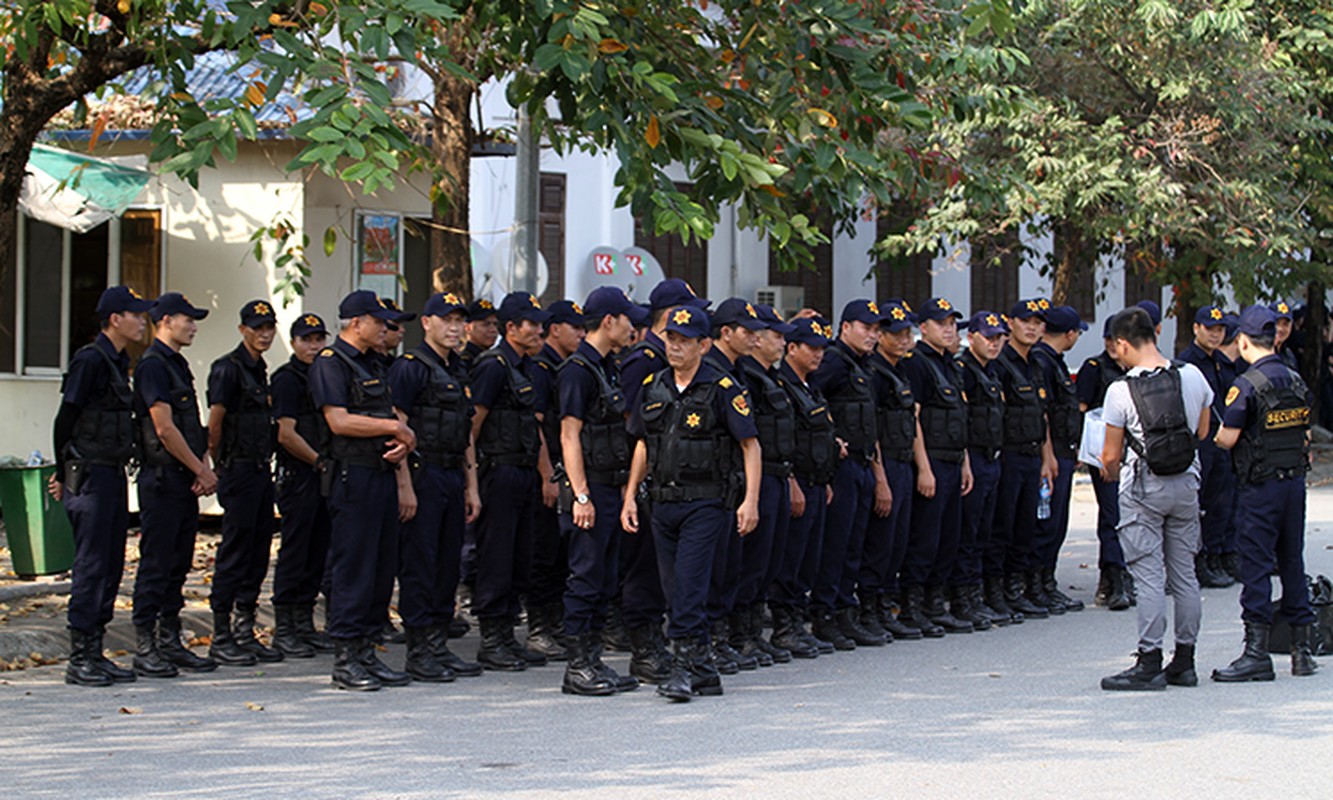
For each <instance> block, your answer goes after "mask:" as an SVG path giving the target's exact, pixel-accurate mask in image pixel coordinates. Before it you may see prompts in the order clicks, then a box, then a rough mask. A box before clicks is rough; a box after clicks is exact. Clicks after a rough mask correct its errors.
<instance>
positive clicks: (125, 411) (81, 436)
mask: <svg viewBox="0 0 1333 800" xmlns="http://www.w3.org/2000/svg"><path fill="white" fill-rule="evenodd" d="M89 349H92V350H96V351H97V353H98V355H100V356H101V357H102V360H103V361H104V362H106V368H107V372H108V373H109V378H110V379H109V380H108V381H107V383H106V384H105V385H103V386H101V387H99V388H100V390H101V391H96V390H94V394H93V395H92V396H91V397H90V398H89V399H88V402H87V403H86V404H85V405H84V406H83V408H82V409H80V410H79V417H78V420H77V421H76V422H75V423H74V435H73V436H71V437H70V441H69V446H70V447H72V448H73V450H74V452H73V453H72V454H70V455H71V456H72V457H73V456H76V457H78V458H81V459H83V460H84V461H88V462H90V463H93V464H105V465H109V466H114V467H123V466H125V463H126V462H128V461H129V460H130V459H131V458H132V457H133V456H134V391H133V390H132V389H131V388H130V382H129V380H127V379H126V377H125V375H124V373H122V372H121V371H120V364H118V363H117V362H116V360H115V359H113V358H112V357H111V355H110V354H109V353H107V351H106V350H103V349H102V348H101V347H99V346H98V345H96V344H87V345H84V346H83V347H80V348H79V353H82V352H83V351H84V350H89ZM75 356H76V357H77V356H78V353H75ZM66 377H68V376H66ZM60 390H61V392H62V393H63V392H64V390H65V386H64V381H62V382H61V386H60Z"/></svg>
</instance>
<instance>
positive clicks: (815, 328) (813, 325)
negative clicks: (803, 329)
mask: <svg viewBox="0 0 1333 800" xmlns="http://www.w3.org/2000/svg"><path fill="white" fill-rule="evenodd" d="M810 332H811V333H813V334H815V335H817V336H818V335H821V334H823V333H824V326H822V325H820V324H819V320H817V319H812V320H810Z"/></svg>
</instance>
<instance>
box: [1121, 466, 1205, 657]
mask: <svg viewBox="0 0 1333 800" xmlns="http://www.w3.org/2000/svg"><path fill="white" fill-rule="evenodd" d="M1133 472H1134V474H1133V475H1132V476H1130V475H1129V474H1128V473H1126V474H1125V475H1122V478H1121V482H1120V525H1119V527H1118V528H1116V535H1117V536H1118V537H1119V538H1120V546H1121V548H1123V549H1124V551H1125V563H1126V565H1127V566H1128V567H1129V572H1130V575H1132V576H1133V577H1134V585H1135V588H1136V589H1137V591H1138V622H1139V650H1140V651H1149V650H1160V649H1162V638H1163V637H1164V636H1165V634H1166V595H1168V594H1169V595H1171V599H1172V601H1173V603H1174V605H1175V623H1176V624H1175V634H1176V636H1175V641H1176V644H1178V645H1180V644H1194V642H1195V640H1196V639H1197V638H1198V636H1199V621H1200V619H1201V618H1202V616H1203V604H1202V602H1201V601H1200V597H1199V580H1198V578H1197V577H1196V576H1195V574H1194V556H1195V554H1197V553H1198V552H1199V548H1200V541H1201V539H1200V528H1199V476H1198V475H1197V474H1193V473H1191V472H1186V473H1183V474H1181V475H1171V476H1167V477H1162V476H1158V475H1153V474H1151V473H1150V472H1148V469H1147V467H1146V466H1143V465H1136V467H1135V468H1134V469H1133ZM1125 478H1129V480H1125Z"/></svg>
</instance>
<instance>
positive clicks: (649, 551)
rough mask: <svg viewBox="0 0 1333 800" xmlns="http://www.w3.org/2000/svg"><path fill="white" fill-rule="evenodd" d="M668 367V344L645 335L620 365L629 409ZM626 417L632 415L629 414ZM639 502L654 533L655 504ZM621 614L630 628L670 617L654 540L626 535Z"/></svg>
mask: <svg viewBox="0 0 1333 800" xmlns="http://www.w3.org/2000/svg"><path fill="white" fill-rule="evenodd" d="M666 365H667V363H666V344H665V343H663V341H662V339H661V337H659V336H658V335H657V334H655V333H653V332H652V331H648V332H647V333H645V334H644V335H643V339H642V340H640V341H639V342H638V343H636V344H635V345H634V346H633V347H631V348H630V349H629V352H628V353H626V354H625V356H624V358H622V359H621V362H620V385H621V387H622V388H623V391H624V392H625V408H626V409H627V410H630V411H632V410H633V409H635V408H637V407H638V401H639V390H640V389H642V388H643V383H644V380H645V379H646V378H647V377H648V376H650V375H652V374H654V373H656V372H660V371H661V370H662V369H663V368H665V367H666ZM625 416H626V418H628V417H629V414H628V413H626V415H625ZM645 501H646V496H645V497H642V498H641V501H640V503H639V528H640V530H641V531H649V530H652V503H651V502H645ZM620 611H621V614H622V615H623V617H624V619H625V627H626V628H634V627H638V626H641V625H655V626H661V624H662V617H663V616H664V615H665V614H666V597H665V596H664V595H663V594H662V577H661V575H660V574H659V573H658V571H657V547H656V546H655V545H654V544H653V541H652V537H650V536H644V535H643V534H642V533H640V534H638V535H629V534H626V538H624V539H622V540H621V542H620Z"/></svg>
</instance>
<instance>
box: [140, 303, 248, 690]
mask: <svg viewBox="0 0 1333 800" xmlns="http://www.w3.org/2000/svg"><path fill="white" fill-rule="evenodd" d="M148 316H149V318H150V319H152V320H153V323H154V324H155V326H156V331H155V338H154V340H153V343H152V344H150V345H149V346H148V349H147V350H145V351H144V354H143V357H141V358H140V359H139V363H138V364H137V365H136V366H135V369H134V413H135V416H136V418H137V423H138V433H139V463H140V469H139V479H138V486H139V522H140V526H139V527H140V537H139V573H138V575H137V577H136V578H135V580H134V613H133V615H132V619H133V620H134V629H135V634H136V653H135V657H134V671H135V672H136V673H138V674H140V675H143V676H145V677H153V678H162V677H172V676H175V675H176V674H177V668H180V669H185V670H188V671H191V672H209V671H211V670H214V669H217V662H216V661H214V660H213V659H212V658H200V657H199V656H196V655H195V654H194V653H192V652H190V651H189V650H188V649H186V648H185V646H184V645H183V644H181V633H180V624H181V623H180V612H181V608H183V607H184V605H185V598H184V597H182V596H181V587H182V586H184V585H185V576H186V575H187V574H189V572H190V566H191V565H192V564H193V563H194V537H195V534H196V533H197V532H198V530H199V498H200V497H202V496H205V495H210V494H212V493H213V492H215V491H217V485H218V479H217V476H216V475H215V474H214V473H213V468H212V466H211V461H210V459H209V456H208V433H207V431H206V430H205V429H204V426H203V425H202V424H200V422H199V400H198V397H197V396H196V394H195V390H194V376H193V375H192V374H191V372H190V363H189V362H188V361H186V360H185V357H184V356H182V355H181V353H180V351H181V348H184V347H188V346H190V345H191V344H192V343H193V342H194V335H195V333H196V332H198V329H199V327H198V325H197V322H198V321H199V320H201V319H203V318H205V317H207V316H208V311H207V309H202V308H195V307H194V306H193V305H191V304H190V301H189V300H187V299H186V298H185V296H184V295H182V294H181V293H180V292H167V293H166V294H164V295H162V296H161V297H159V298H157V301H156V302H154V303H153V307H152V309H151V310H149V312H148ZM154 634H156V639H155V638H154ZM154 642H156V646H154ZM211 650H212V648H210V651H211ZM246 655H249V654H246ZM249 663H251V664H253V663H254V656H252V655H249Z"/></svg>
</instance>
